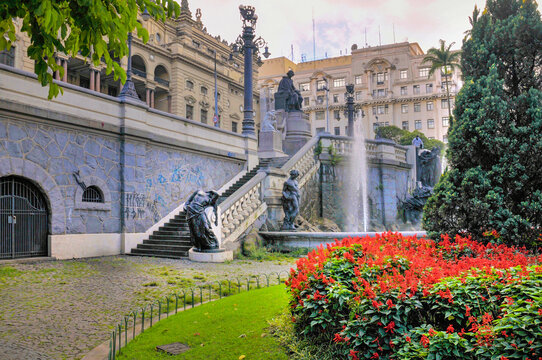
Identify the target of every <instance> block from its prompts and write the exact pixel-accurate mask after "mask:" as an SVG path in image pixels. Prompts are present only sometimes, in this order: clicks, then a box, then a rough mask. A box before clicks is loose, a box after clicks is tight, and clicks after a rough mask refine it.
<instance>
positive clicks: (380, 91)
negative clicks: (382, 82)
mask: <svg viewBox="0 0 542 360" xmlns="http://www.w3.org/2000/svg"><path fill="white" fill-rule="evenodd" d="M386 95H388V89H378V90H373V97H378V98H382V97H386Z"/></svg>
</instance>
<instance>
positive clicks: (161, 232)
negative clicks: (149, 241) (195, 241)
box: [152, 229, 186, 236]
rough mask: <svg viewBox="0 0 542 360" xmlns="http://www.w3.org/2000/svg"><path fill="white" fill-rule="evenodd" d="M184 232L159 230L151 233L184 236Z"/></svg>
mask: <svg viewBox="0 0 542 360" xmlns="http://www.w3.org/2000/svg"><path fill="white" fill-rule="evenodd" d="M185 233H186V231H180V230H166V229H160V230H157V231H155V232H153V233H152V234H153V235H174V236H181V235H185Z"/></svg>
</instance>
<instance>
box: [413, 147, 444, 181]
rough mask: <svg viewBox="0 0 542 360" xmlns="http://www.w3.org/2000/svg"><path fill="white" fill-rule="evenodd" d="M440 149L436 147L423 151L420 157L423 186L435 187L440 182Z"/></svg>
mask: <svg viewBox="0 0 542 360" xmlns="http://www.w3.org/2000/svg"><path fill="white" fill-rule="evenodd" d="M439 155H440V148H438V147H434V148H433V149H431V151H429V150H425V151H421V152H420V153H419V155H418V160H419V162H420V181H421V183H422V185H423V186H429V187H433V186H435V184H436V183H437V182H438V176H439V171H438V166H439Z"/></svg>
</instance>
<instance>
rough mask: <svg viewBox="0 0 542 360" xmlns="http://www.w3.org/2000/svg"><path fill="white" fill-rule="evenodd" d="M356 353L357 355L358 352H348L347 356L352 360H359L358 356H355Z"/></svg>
mask: <svg viewBox="0 0 542 360" xmlns="http://www.w3.org/2000/svg"><path fill="white" fill-rule="evenodd" d="M357 353H359V351H354V350H350V354H349V355H350V357H351V358H352V360H359V358H358V356H357V355H356V354H357Z"/></svg>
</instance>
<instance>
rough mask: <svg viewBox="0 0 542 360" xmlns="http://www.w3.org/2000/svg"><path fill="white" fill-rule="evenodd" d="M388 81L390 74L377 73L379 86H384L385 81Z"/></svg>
mask: <svg viewBox="0 0 542 360" xmlns="http://www.w3.org/2000/svg"><path fill="white" fill-rule="evenodd" d="M386 80H388V73H387V72H384V73H377V74H376V84H377V85H383V84H384V81H386Z"/></svg>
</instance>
